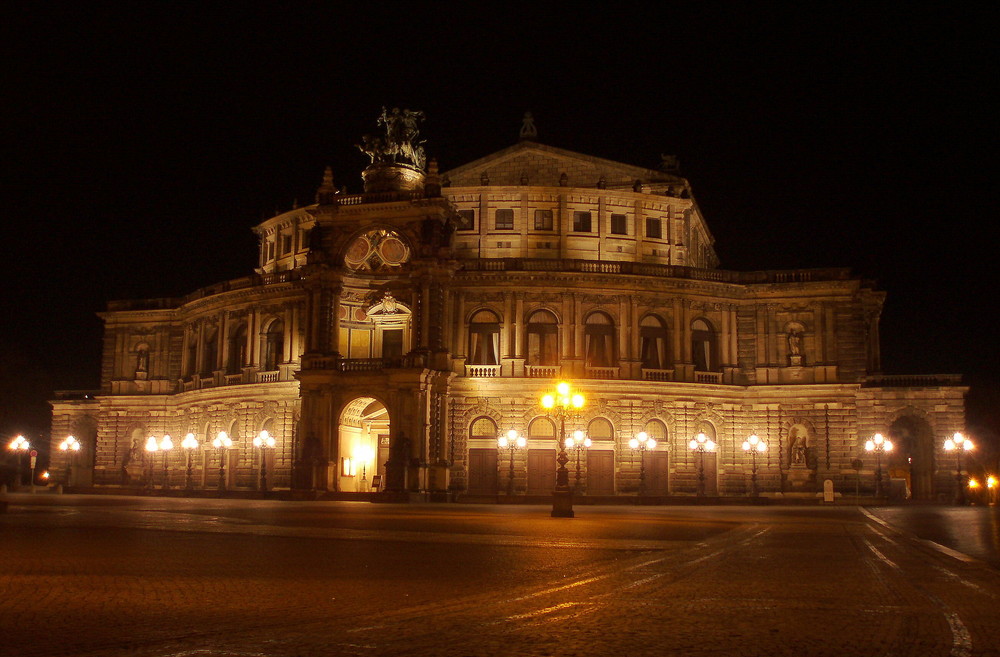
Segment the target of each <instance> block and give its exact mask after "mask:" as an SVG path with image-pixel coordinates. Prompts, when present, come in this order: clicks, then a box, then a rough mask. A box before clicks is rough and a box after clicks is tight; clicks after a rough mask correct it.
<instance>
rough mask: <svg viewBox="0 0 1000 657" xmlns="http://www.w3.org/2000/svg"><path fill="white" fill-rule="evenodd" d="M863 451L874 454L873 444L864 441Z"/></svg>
mask: <svg viewBox="0 0 1000 657" xmlns="http://www.w3.org/2000/svg"><path fill="white" fill-rule="evenodd" d="M865 451H866V452H874V451H875V443H873V442H872V441H870V440H866V441H865Z"/></svg>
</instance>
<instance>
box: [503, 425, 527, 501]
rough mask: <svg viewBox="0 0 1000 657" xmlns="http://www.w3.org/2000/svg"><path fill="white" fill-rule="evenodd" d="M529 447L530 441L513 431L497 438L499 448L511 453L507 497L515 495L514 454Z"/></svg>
mask: <svg viewBox="0 0 1000 657" xmlns="http://www.w3.org/2000/svg"><path fill="white" fill-rule="evenodd" d="M527 446H528V439H527V438H525V437H524V436H522V435H521V434H519V433H518V432H517V431H516V430H514V429H511V430H510V431H508V432H507V433H505V434H501V435H500V437H498V438H497V447H498V448H499V449H506V450H507V451H508V452H509V453H510V468H509V469H508V471H507V495H513V494H514V452H516V451H517V450H519V449H524V448H525V447H527Z"/></svg>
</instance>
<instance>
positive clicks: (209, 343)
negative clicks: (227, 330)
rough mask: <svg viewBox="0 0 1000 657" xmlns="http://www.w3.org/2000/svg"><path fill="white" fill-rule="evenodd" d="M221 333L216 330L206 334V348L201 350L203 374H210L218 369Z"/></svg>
mask: <svg viewBox="0 0 1000 657" xmlns="http://www.w3.org/2000/svg"><path fill="white" fill-rule="evenodd" d="M218 344H219V333H218V331H216V330H215V329H214V328H213V329H211V330H210V331H206V332H205V346H204V347H203V348H202V350H201V373H202V374H210V373H212V372H214V371H215V369H216V368H217V367H218V363H217V362H216V360H217V358H218V353H219V348H218Z"/></svg>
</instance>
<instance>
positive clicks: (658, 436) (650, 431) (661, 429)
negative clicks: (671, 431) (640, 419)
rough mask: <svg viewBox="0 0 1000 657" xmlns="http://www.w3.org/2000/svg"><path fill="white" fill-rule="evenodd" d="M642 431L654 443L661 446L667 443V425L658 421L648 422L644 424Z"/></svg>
mask: <svg viewBox="0 0 1000 657" xmlns="http://www.w3.org/2000/svg"><path fill="white" fill-rule="evenodd" d="M643 431H645V432H646V435H647V436H649V437H650V438H652V439H654V440H656V442H658V443H660V444H661V445H665V444H666V441H667V425H665V424H663V422H661V421H660V420H650V421H649V422H647V423H646V426H645V428H643Z"/></svg>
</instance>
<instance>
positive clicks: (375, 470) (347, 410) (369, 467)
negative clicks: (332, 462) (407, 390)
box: [337, 397, 389, 492]
mask: <svg viewBox="0 0 1000 657" xmlns="http://www.w3.org/2000/svg"><path fill="white" fill-rule="evenodd" d="M337 447H338V449H337V454H339V456H340V459H339V462H338V463H337V490H340V491H344V492H367V491H370V490H372V481H373V478H374V477H376V476H378V477H379V478H380V479H381V480H382V481H383V482H384V481H385V462H386V461H387V460H388V458H389V411H388V409H386V407H385V404H383V403H382V402H381V401H379V400H377V399H375V398H374V397H358V398H356V399H354V400H352V401H350V402H348V403H347V404H346V405H345V406H344V410H343V411H341V413H340V420H339V425H338V428H337Z"/></svg>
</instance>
